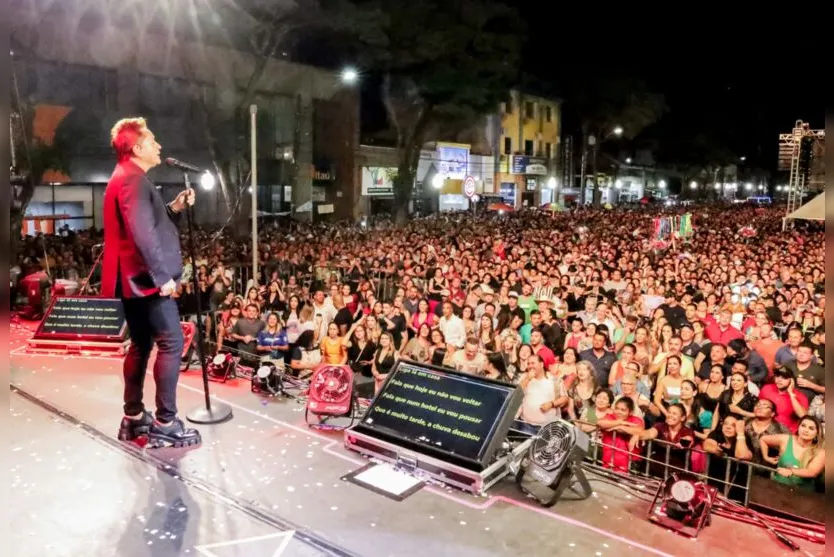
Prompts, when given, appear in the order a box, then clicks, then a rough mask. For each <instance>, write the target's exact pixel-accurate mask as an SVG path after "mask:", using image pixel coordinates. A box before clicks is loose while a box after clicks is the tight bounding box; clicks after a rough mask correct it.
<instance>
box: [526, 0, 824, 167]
mask: <svg viewBox="0 0 834 557" xmlns="http://www.w3.org/2000/svg"><path fill="white" fill-rule="evenodd" d="M519 6H520V7H519V9H520V10H521V11H522V16H523V17H524V18H525V21H526V24H527V26H528V31H529V36H530V40H529V41H528V42H527V44H526V45H525V52H524V56H523V59H524V61H523V65H524V70H525V71H527V72H529V73H531V74H535V75H537V76H540V79H541V81H542V82H543V84H548V83H550V84H552V85H553V88H554V90H558V82H559V80H560V79H566V78H567V79H575V78H579V79H581V76H582V74H583V73H591V72H596V71H606V69H607V68H610V67H612V66H613V67H617V68H619V69H622V68H626V69H627V70H628V71H629V73H633V74H634V75H637V76H639V77H640V78H642V79H644V80H645V81H646V82H647V83H648V84H649V85H650V87H651V88H652V90H654V91H656V92H659V93H663V94H664V95H665V97H666V103H667V105H668V107H669V112H668V113H667V114H666V115H665V116H664V119H665V120H666V122H665V123H666V124H669V125H668V128H671V130H672V132H673V133H676V132H677V133H688V131H689V130H692V129H697V128H698V127H699V126H703V125H709V126H718V127H720V128H721V129H724V128H725V127H726V130H727V134H728V135H730V136H733V137H734V138H736V141H735V145H734V150H735V151H738V155H739V156H745V157H746V159H747V160H746V163H747V164H751V165H755V166H757V167H759V168H763V169H765V170H775V169H776V164H777V160H778V141H779V134H780V133H788V132H790V131H791V129H792V128H793V125H794V122H795V121H796V120H798V119H801V120H804V121H806V122H809V123H810V124H811V126H812V127H813V128H815V129H816V128H824V127H825V120H824V118H825V114H824V112H825V110H824V107H825V105H824V101H823V98H822V86H821V84H820V82H819V80H820V79H821V78H820V77H819V76H820V72H819V69H820V68H821V67H823V66H822V65H821V62H820V61H819V52H820V51H819V50H815V49H814V46H813V45H814V41H813V40H811V37H810V35H809V36H808V40H807V41H805V42H803V43H802V44H804V45H805V46H803V47H802V49H801V50H800V51H799V53H798V54H797V55H794V56H791V52H792V51H791V50H790V47H789V44H788V43H787V39H788V36H789V34H790V33H791V30H790V27H789V26H788V25H781V26H779V27H776V28H774V30H773V31H771V30H770V29H768V28H767V24H766V23H761V22H753V21H752V20H751V19H750V18H749V17H747V16H744V17H743V18H742V19H743V20H740V21H733V20H732V19H731V17H732V16H728V15H727V14H725V13H723V12H721V13H718V12H716V13H712V12H710V13H706V12H704V13H687V14H681V15H675V16H672V14H671V13H669V14H666V15H668V16H669V17H668V18H664V19H660V18H657V19H660V21H657V20H656V19H655V18H654V17H651V18H650V17H649V15H650V14H647V13H640V12H639V11H637V10H636V9H632V8H633V6H628V9H626V10H624V11H623V12H621V13H615V12H614V10H612V9H611V8H608V7H606V6H604V5H602V4H596V3H595V4H589V5H588V6H589V8H586V9H585V10H587V11H588V13H581V12H582V11H583V8H582V7H579V8H578V9H579V10H580V12H578V13H575V14H571V15H570V16H568V17H567V18H562V17H559V18H557V19H556V21H555V22H554V18H552V17H542V12H541V11H540V7H541V5H540V4H538V3H528V2H521V3H519ZM748 15H752V14H748ZM759 15H760V16H761V17H763V18H765V19H766V17H767V16H766V15H762V14H759ZM785 15H786V14H785ZM699 16H700V17H705V16H706V17H707V18H708V19H709V21H704V22H701V21H697V19H698V17H699ZM786 17H787V15H786ZM653 20H654V21H653ZM808 33H810V31H808ZM816 45H817V48H819V47H820V46H821V45H820V43H818V42H817V43H816ZM791 60H793V62H791ZM792 68H794V71H791V69H792ZM794 83H802V85H799V86H797V85H794Z"/></svg>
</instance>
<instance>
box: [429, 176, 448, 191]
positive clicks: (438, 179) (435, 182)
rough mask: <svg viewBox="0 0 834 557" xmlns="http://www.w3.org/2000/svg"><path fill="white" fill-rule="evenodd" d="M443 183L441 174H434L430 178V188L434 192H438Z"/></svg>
mask: <svg viewBox="0 0 834 557" xmlns="http://www.w3.org/2000/svg"><path fill="white" fill-rule="evenodd" d="M443 182H445V180H444V179H443V176H442V175H441V174H435V175H434V176H432V178H431V186H432V187H433V188H434V189H436V190H439V189H440V188H442V187H443Z"/></svg>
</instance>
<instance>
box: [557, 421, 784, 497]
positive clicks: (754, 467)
mask: <svg viewBox="0 0 834 557" xmlns="http://www.w3.org/2000/svg"><path fill="white" fill-rule="evenodd" d="M572 423H574V425H577V426H579V425H586V426H592V427H594V431H592V432H591V433H589V435H590V436H591V450H590V451H589V453H588V455H587V456H586V460H587V461H589V463H591V464H593V465H595V466H601V467H603V468H606V469H608V468H609V466H610V467H613V458H612V462H611V463H609V466H606V463H605V462H604V461H603V460H602V452H603V449H604V448H609V449H611V450H612V451H613V453H612V456H613V454H623V453H626V455H627V467H626V468H627V472H628V473H629V474H633V475H637V476H643V477H647V478H661V479H663V480H665V479H666V478H668V477H669V474H671V473H674V472H685V473H688V474H692V475H694V476H696V477H698V478H700V479H702V480H704V481H706V482H707V483H709V484H710V485H714V486H716V487H719V491H721V493H722V494H723V495H724V496H725V497H728V498H731V499H736V500H738V501H740V502H741V503H742V504H743V505H744V506H745V507H746V506H748V505H749V504H750V484H751V480H752V478H753V475H754V474H759V475H763V476H770V477H772V475H773V474H774V473H775V470H776V468H775V467H772V466H766V465H763V464H758V463H755V462H752V461H749V460H740V459H738V458H735V457H732V456H727V455H714V454H711V453H708V452H707V451H705V450H704V449H703V448H702V447H699V446H695V447H682V446H680V445H676V444H674V443H669V442H667V441H663V440H662V439H650V440H645V441H641V443H642V444H643V445H644V448H643V449H641V450H639V452H638V454H637V455H635V454H634V453H633V452H632V451H629V450H626V449H622V448H619V447H617V446H616V442H617V432H611V434H612V444H607V443H603V442H602V439H601V438H600V436H599V435H598V434H599V432H600V430H599V429H597V427H596V424H591V423H589V422H583V421H580V420H572ZM628 437H629V438H630V437H631V436H630V435H629V436H628ZM657 449H659V450H657ZM673 451H674V452H675V453H677V454H675V455H674V456H675V457H676V458H675V460H679V458H678V457H682V458H683V467H682V468H681V467H680V466H676V465H675V464H673V463H672V462H671V461H672V457H673ZM658 453H660V458H662V460H658V459H657V458H656V457H657V456H658ZM693 454H697V455H702V456H703V458H704V465H703V471H696V470H693V469H692V466H691V463H692V455H693ZM714 459H721V460H723V461H724V462H725V467H724V477H723V478H716V477H713V476H710V475H709V471H710V462H711V461H712V460H714ZM641 462H645V466H643V465H642V464H640V463H641ZM653 465H655V466H654V468H653ZM658 468H660V470H661V471H662V475H659V474H657V472H658ZM733 470H735V472H733ZM731 475H732V476H733V478H732V479H731V477H730V476H731ZM739 476H741V482H743V483H737V480H738V479H739ZM716 484H718V485H716ZM734 488H735V489H737V490H739V491H740V493H741V494H742V495H741V496H740V497H733V496H732V495H731V493H730V492H731V490H733V489H734Z"/></svg>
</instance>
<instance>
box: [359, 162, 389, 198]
mask: <svg viewBox="0 0 834 557" xmlns="http://www.w3.org/2000/svg"><path fill="white" fill-rule="evenodd" d="M396 176H397V169H396V168H393V167H385V166H363V167H362V195H367V196H370V197H394V178H395V177H396Z"/></svg>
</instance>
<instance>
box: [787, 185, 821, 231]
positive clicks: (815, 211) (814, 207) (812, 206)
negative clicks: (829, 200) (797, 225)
mask: <svg viewBox="0 0 834 557" xmlns="http://www.w3.org/2000/svg"><path fill="white" fill-rule="evenodd" d="M788 220H821V221H824V220H825V192H822V193H821V194H819V195H818V196H816V197H815V198H813V199H812V200H811V201H809V202H808V203H806V204H805V205H803V206H802V207H800V208H799V209H797V210H796V211H794V212H793V213H791V214H789V215H786V216H785V218H784V219H783V220H782V222H783V224H787V222H788Z"/></svg>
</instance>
